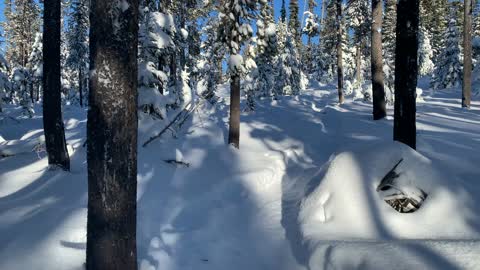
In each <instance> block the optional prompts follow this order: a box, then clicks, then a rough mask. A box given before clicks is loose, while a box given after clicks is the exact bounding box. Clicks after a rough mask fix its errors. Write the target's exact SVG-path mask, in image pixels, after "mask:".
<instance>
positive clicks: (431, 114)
mask: <svg viewBox="0 0 480 270" xmlns="http://www.w3.org/2000/svg"><path fill="white" fill-rule="evenodd" d="M223 92H224V93H223V95H222V96H223V98H224V99H223V101H221V102H219V103H217V104H216V105H214V106H211V105H206V104H203V106H201V107H200V108H198V109H197V110H196V111H195V113H194V115H193V117H191V118H189V119H188V120H187V122H186V123H185V124H184V126H183V128H182V129H181V130H180V131H178V132H177V134H176V138H174V137H172V136H171V134H170V133H167V134H165V135H164V136H163V137H162V139H160V140H157V141H155V142H153V143H151V144H150V145H148V146H147V147H146V148H143V147H141V146H139V155H138V233H137V242H138V261H139V265H140V269H142V270H150V269H165V270H170V269H171V270H174V269H199V270H200V269H209V270H212V269H219V270H224V269H232V270H234V269H242V270H243V269H279V270H280V269H285V270H294V269H311V270H313V269H342V270H343V269H480V261H479V260H478V258H480V208H478V205H480V182H479V180H480V154H479V152H480V96H479V95H476V96H474V98H473V100H474V101H473V106H472V108H471V109H470V110H464V109H461V108H460V99H459V97H460V96H461V92H460V90H458V89H456V90H442V91H431V90H424V92H423V96H424V102H420V103H418V105H417V117H418V118H417V129H418V132H417V133H418V135H417V138H418V141H417V150H418V152H419V153H420V154H421V155H422V156H420V155H418V154H415V153H412V152H411V151H410V150H408V149H405V148H404V147H402V146H401V145H399V144H395V143H392V142H391V140H392V136H393V135H392V132H393V118H392V115H393V111H392V108H389V117H388V118H387V119H384V120H381V121H373V120H372V117H371V103H367V102H363V101H352V100H351V98H347V101H346V103H345V104H343V105H341V106H338V105H336V99H337V96H336V90H335V89H334V87H320V86H315V87H314V89H308V90H306V91H305V92H304V93H302V94H301V95H300V96H298V97H283V98H281V99H280V100H278V101H261V102H259V103H258V104H257V108H256V111H255V112H252V113H243V114H242V118H241V135H240V150H236V149H234V148H232V147H230V146H227V145H226V140H227V135H228V104H227V103H228V94H227V89H225V88H223ZM242 102H243V101H242ZM242 105H244V104H243V103H242ZM19 114H20V110H19V108H13V107H8V108H7V110H6V112H5V114H4V115H3V116H1V117H0V149H7V148H8V146H9V145H10V146H12V145H14V146H15V145H26V146H24V148H26V149H31V147H32V146H33V145H35V144H36V142H38V138H39V137H40V136H41V135H42V118H41V108H37V112H36V115H35V117H34V118H33V119H27V118H22V117H20V116H19ZM6 115H8V117H6ZM64 120H65V123H66V125H65V128H66V137H67V141H68V144H70V145H71V146H72V147H73V149H72V153H71V162H72V165H71V167H72V171H71V172H70V173H66V172H61V171H49V170H47V158H46V156H45V152H39V153H35V152H30V151H23V152H22V151H16V152H15V154H16V155H14V156H9V157H4V158H0V269H4V270H13V269H15V270H16V269H40V270H41V269H83V263H84V260H85V247H86V243H85V241H86V211H87V209H86V207H87V175H86V171H87V164H86V148H84V147H83V144H84V142H85V132H86V111H85V110H81V109H79V108H77V107H73V106H67V107H65V109H64ZM150 135H151V134H140V136H139V143H142V142H144V140H145V139H146V138H148V137H149V136H150ZM15 140H17V141H15ZM20 148H21V147H20ZM12 151H13V150H12ZM17 152H18V153H17ZM341 153H343V154H341ZM345 153H347V154H345ZM348 153H350V154H348ZM375 153H378V155H376V154H375ZM398 155H400V156H402V157H407V159H410V160H411V161H412V162H415V161H416V160H417V159H418V160H420V162H421V163H422V162H423V163H424V164H427V165H425V166H430V165H431V167H429V170H432V171H435V172H436V173H437V175H439V176H441V178H442V179H446V181H443V180H442V181H439V184H438V188H437V187H432V186H430V187H429V188H430V190H431V195H430V197H429V198H427V200H426V201H425V204H424V206H422V208H421V209H420V210H419V211H417V212H416V213H413V214H400V213H397V212H395V210H393V209H392V208H391V207H390V206H388V205H387V204H386V203H385V202H384V201H383V200H382V199H381V197H380V196H378V195H377V193H376V192H375V187H376V186H375V185H374V184H378V182H379V179H380V178H381V177H382V176H383V175H384V174H385V173H386V172H387V171H388V170H389V169H390V168H391V167H392V166H391V164H392V162H393V164H394V161H395V158H396V156H398ZM165 160H177V161H182V162H184V163H168V162H165ZM374 161H375V162H374ZM377 161H378V162H377ZM382 162H383V163H382ZM377 163H378V164H380V165H376V164H377ZM423 163H422V164H423ZM186 164H188V166H187V165H186ZM320 168H322V170H324V171H325V170H327V171H329V172H330V171H331V172H332V173H330V174H329V173H326V174H324V175H323V176H322V173H320V174H319V173H318V170H319V169H320ZM412 168H413V167H412ZM408 169H409V168H408V167H407V168H406V170H408ZM412 170H413V169H412ZM335 172H336V173H335ZM375 173H376V174H375ZM416 175H417V176H419V177H421V178H423V177H424V178H435V177H434V176H433V175H434V174H423V175H422V174H421V173H420V174H416ZM311 179H317V180H315V181H311ZM331 179H333V180H332V181H333V182H332V181H330V180H331ZM423 180H424V179H420V180H419V181H420V182H421V181H423ZM433 180H434V181H435V179H433ZM329 181H330V182H329ZM322 182H325V183H326V184H322ZM427 182H428V181H427ZM299 183H300V184H299ZM312 183H313V184H315V183H316V184H315V186H312V185H313V184H312ZM332 183H333V184H332ZM338 183H342V184H338ZM302 185H303V186H302ZM319 185H321V186H322V185H323V186H322V189H323V191H322V190H320V191H319V192H316V191H315V192H312V193H315V194H317V193H318V194H319V195H318V194H317V195H318V196H317V195H311V194H308V193H302V192H304V191H305V190H306V188H305V187H306V186H309V188H311V189H315V188H316V186H319ZM356 187H359V188H356ZM307 189H308V188H307ZM427 189H428V188H427ZM322 192H323V193H322ZM342 193H344V194H343V195H342ZM303 197H310V198H313V199H311V201H312V200H313V201H314V202H313V204H312V205H314V206H315V207H314V208H313V209H314V210H313V211H311V212H307V213H312V216H313V217H314V216H316V215H322V217H321V218H318V219H315V218H314V219H312V218H311V217H305V216H302V215H300V214H299V212H301V211H303V210H302V209H305V208H307V207H308V205H307V206H305V205H306V204H305V205H304V204H302V203H300V202H301V201H302V200H304V199H305V198H303ZM297 199H298V203H293V204H292V203H290V202H292V201H295V200H297ZM317 206H319V207H317ZM320 208H321V209H320ZM317 210H318V211H317ZM312 220H314V221H315V220H317V221H318V223H315V222H313V223H314V224H313V225H312ZM307 223H308V224H307ZM306 224H307V225H306ZM329 224H330V225H329ZM309 226H310V227H309ZM312 226H313V227H315V228H319V229H318V231H317V232H315V231H314V232H312V230H311V229H312V228H311V227H312ZM329 226H330V227H329ZM331 226H333V227H331Z"/></svg>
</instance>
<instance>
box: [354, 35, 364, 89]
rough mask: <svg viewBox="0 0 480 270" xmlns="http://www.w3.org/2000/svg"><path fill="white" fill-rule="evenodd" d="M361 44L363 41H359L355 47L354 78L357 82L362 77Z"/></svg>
mask: <svg viewBox="0 0 480 270" xmlns="http://www.w3.org/2000/svg"><path fill="white" fill-rule="evenodd" d="M362 46H363V43H362V42H359V43H358V44H357V46H356V48H355V50H356V52H355V67H356V71H355V79H356V81H357V83H360V80H361V79H362Z"/></svg>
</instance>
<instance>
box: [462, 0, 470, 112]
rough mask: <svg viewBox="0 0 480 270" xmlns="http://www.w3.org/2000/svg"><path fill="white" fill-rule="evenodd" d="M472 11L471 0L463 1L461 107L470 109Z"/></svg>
mask: <svg viewBox="0 0 480 270" xmlns="http://www.w3.org/2000/svg"><path fill="white" fill-rule="evenodd" d="M472 9H473V0H465V1H464V25H463V27H464V28H463V87H462V107H466V108H470V99H471V95H472Z"/></svg>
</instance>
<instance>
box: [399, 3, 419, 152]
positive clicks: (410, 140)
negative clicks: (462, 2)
mask: <svg viewBox="0 0 480 270" xmlns="http://www.w3.org/2000/svg"><path fill="white" fill-rule="evenodd" d="M418 15H419V0H399V1H398V4H397V31H396V33H397V37H396V47H395V120H394V126H393V139H394V140H395V141H400V142H402V143H404V144H406V145H408V146H410V147H411V148H413V149H415V148H416V125H415V116H416V115H415V114H416V104H415V98H416V88H417V74H418V64H417V53H418V52H417V51H418V21H419V18H418Z"/></svg>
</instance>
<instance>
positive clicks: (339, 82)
mask: <svg viewBox="0 0 480 270" xmlns="http://www.w3.org/2000/svg"><path fill="white" fill-rule="evenodd" d="M336 11H337V16H336V32H337V44H336V45H337V91H338V103H340V104H342V103H343V101H344V93H343V37H344V35H343V32H344V31H343V13H342V12H343V7H342V0H336Z"/></svg>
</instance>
